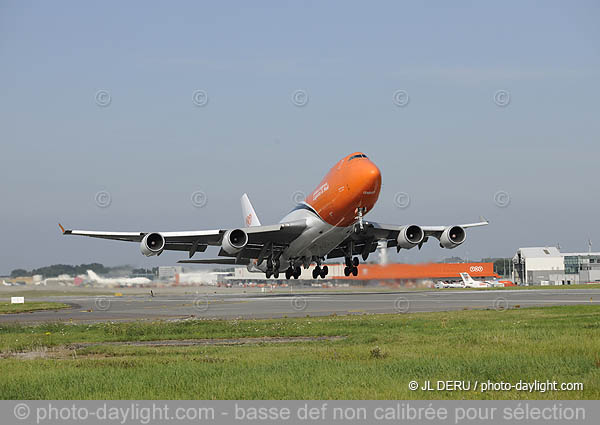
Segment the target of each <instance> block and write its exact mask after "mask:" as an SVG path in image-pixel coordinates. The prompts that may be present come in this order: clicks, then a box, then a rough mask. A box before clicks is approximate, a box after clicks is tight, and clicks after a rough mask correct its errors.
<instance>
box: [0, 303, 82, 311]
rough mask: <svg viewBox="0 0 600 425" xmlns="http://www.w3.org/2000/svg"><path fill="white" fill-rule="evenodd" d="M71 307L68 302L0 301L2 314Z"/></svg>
mask: <svg viewBox="0 0 600 425" xmlns="http://www.w3.org/2000/svg"><path fill="white" fill-rule="evenodd" d="M68 307H70V306H69V305H68V304H63V303H53V302H37V301H33V302H31V301H29V302H26V303H24V304H11V303H0V314H10V313H28V312H30V311H38V310H58V309H61V308H68Z"/></svg>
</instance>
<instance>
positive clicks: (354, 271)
mask: <svg viewBox="0 0 600 425" xmlns="http://www.w3.org/2000/svg"><path fill="white" fill-rule="evenodd" d="M358 264H359V261H358V257H354V258H350V257H346V267H344V276H350V275H352V276H358Z"/></svg>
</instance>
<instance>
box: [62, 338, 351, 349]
mask: <svg viewBox="0 0 600 425" xmlns="http://www.w3.org/2000/svg"><path fill="white" fill-rule="evenodd" d="M343 338H345V337H344V336H292V337H260V338H217V339H208V338H207V339H168V340H158V341H116V342H81V343H73V344H69V345H68V346H67V348H69V349H72V350H73V349H75V350H76V349H80V348H87V347H93V346H97V345H117V346H134V347H188V346H194V345H244V344H261V343H268V344H278V343H289V342H308V341H337V340H340V339H343Z"/></svg>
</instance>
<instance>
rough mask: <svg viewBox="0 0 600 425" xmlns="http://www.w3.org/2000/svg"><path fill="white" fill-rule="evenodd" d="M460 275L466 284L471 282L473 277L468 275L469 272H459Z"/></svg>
mask: <svg viewBox="0 0 600 425" xmlns="http://www.w3.org/2000/svg"><path fill="white" fill-rule="evenodd" d="M460 277H461V278H462V280H463V282H464V283H465V285H466V284H471V283H473V282H474V281H473V278H472V277H471V275H469V273H461V274H460Z"/></svg>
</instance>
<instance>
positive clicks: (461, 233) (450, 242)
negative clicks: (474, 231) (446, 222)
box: [440, 226, 467, 249]
mask: <svg viewBox="0 0 600 425" xmlns="http://www.w3.org/2000/svg"><path fill="white" fill-rule="evenodd" d="M466 238H467V233H466V232H465V229H463V228H462V227H460V226H450V227H446V229H445V230H444V231H443V232H442V236H440V246H441V247H442V248H447V249H452V248H456V247H457V246H459V245H460V244H461V243H463V242H464V241H465V239H466Z"/></svg>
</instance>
